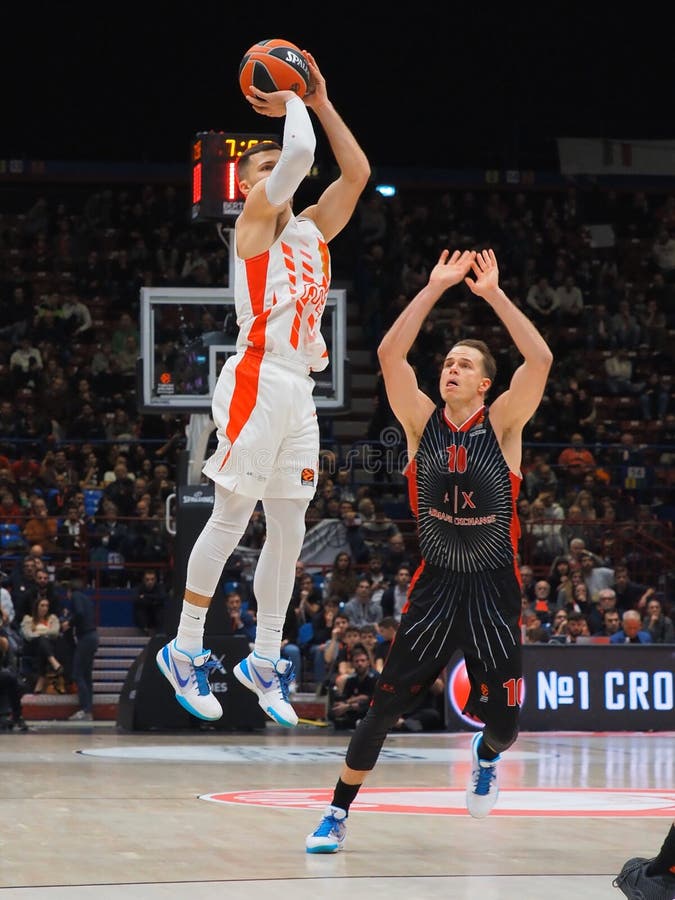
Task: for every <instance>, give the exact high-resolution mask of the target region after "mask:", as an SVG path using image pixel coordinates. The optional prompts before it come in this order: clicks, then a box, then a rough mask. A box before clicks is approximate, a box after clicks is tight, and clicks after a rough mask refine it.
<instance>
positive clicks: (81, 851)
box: [0, 723, 675, 900]
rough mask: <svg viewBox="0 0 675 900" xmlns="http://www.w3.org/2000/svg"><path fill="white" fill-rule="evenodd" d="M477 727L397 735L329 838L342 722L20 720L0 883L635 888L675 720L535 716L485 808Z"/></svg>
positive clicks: (347, 897)
mask: <svg viewBox="0 0 675 900" xmlns="http://www.w3.org/2000/svg"><path fill="white" fill-rule="evenodd" d="M470 737H471V735H470V734H469V733H467V732H463V733H443V734H438V735H434V736H431V735H405V736H402V735H396V736H393V735H392V736H391V737H390V738H388V740H387V743H386V744H385V747H384V750H383V753H382V756H381V759H380V762H379V763H378V767H377V768H376V769H375V771H374V772H373V773H372V775H371V777H370V779H369V780H368V782H367V789H364V790H363V791H362V792H361V794H359V798H358V801H357V804H355V805H354V807H352V812H351V814H350V818H349V825H348V835H347V843H346V847H345V850H344V851H342V852H341V853H337V854H333V855H328V856H313V855H310V854H307V853H306V852H305V847H304V838H305V835H306V834H307V833H308V832H309V831H312V830H313V829H314V827H315V826H316V824H317V822H318V820H319V818H320V815H321V810H322V809H323V807H324V806H325V805H326V803H327V802H328V801H329V799H330V795H331V789H332V787H333V784H334V783H335V780H336V777H337V774H338V771H339V768H340V764H341V761H342V758H343V753H344V749H345V746H346V741H347V737H346V736H345V734H344V733H337V734H336V733H334V732H332V731H329V730H328V729H321V728H312V727H303V726H301V727H299V728H298V729H296V730H293V731H285V730H281V729H279V728H277V726H274V725H270V726H268V727H267V728H266V729H265V730H264V732H260V733H242V734H230V733H222V732H219V733H218V734H216V733H214V732H211V733H208V732H190V733H188V734H185V733H181V734H171V735H169V734H154V733H153V734H148V733H143V734H129V733H120V732H118V730H117V729H116V728H115V726H114V725H113V724H110V723H106V724H97V723H94V724H93V725H92V724H88V723H81V724H78V725H74V724H73V725H70V724H65V723H62V724H56V723H52V724H47V723H45V724H43V725H40V724H35V725H34V726H33V727H32V730H31V732H30V733H28V734H13V733H12V734H9V735H3V736H2V737H0V759H1V760H2V776H3V778H2V781H3V789H2V794H1V798H0V816H1V822H2V825H1V826H0V900H7V898H13V897H16V898H37V900H61V898H63V900H66V898H67V900H80V898H96V900H107V898H110V900H118V898H119V900H128V898H134V900H135V898H145V900H159V898H184V897H186V896H195V895H196V894H195V892H199V894H200V895H201V896H204V897H214V896H217V897H222V898H228V900H231V898H233V900H239V898H264V897H271V896H273V897H274V898H275V900H277V898H280V897H284V898H288V900H305V898H310V897H312V898H314V897H317V896H320V897H324V896H325V897H336V898H344V900H361V898H368V900H378V898H385V897H386V898H388V900H397V898H403V897H405V898H406V900H417V898H421V900H423V898H441V897H442V898H444V900H465V898H466V900H468V898H480V900H516V898H518V900H529V898H546V900H562V898H566V900H568V898H576V900H602V898H612V897H614V898H615V900H622V898H623V894H621V893H620V892H619V891H618V890H616V889H615V888H613V887H612V878H613V877H614V875H615V874H616V873H617V872H618V871H619V869H620V868H621V865H622V863H623V862H624V860H625V859H626V858H628V857H630V856H636V855H645V856H653V855H655V853H656V852H657V851H658V849H659V848H660V846H661V843H662V841H663V838H664V836H665V834H666V831H667V828H668V826H669V823H670V821H672V820H673V818H675V733H663V732H662V733H656V734H633V733H630V734H627V733H613V734H577V733H574V734H572V733H555V734H553V733H538V734H533V733H526V734H522V735H521V736H520V737H519V739H518V741H517V743H516V744H515V746H514V747H513V748H512V749H511V750H510V751H509V752H508V753H507V754H505V756H504V759H503V761H502V763H501V765H500V786H501V794H500V798H499V801H498V804H497V807H496V808H495V810H494V811H493V813H492V814H491V815H490V817H489V818H487V819H484V820H481V821H477V820H474V819H472V818H470V817H469V816H468V814H467V813H466V811H465V809H464V805H463V804H464V788H465V784H466V780H467V778H468V775H469V753H468V747H469V741H470Z"/></svg>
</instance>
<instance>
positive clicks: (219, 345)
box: [138, 287, 347, 414]
mask: <svg viewBox="0 0 675 900" xmlns="http://www.w3.org/2000/svg"><path fill="white" fill-rule="evenodd" d="M345 294H346V292H345V291H344V290H343V289H336V290H330V291H329V292H328V297H327V300H326V307H325V310H324V313H323V319H322V328H321V331H322V334H323V336H324V339H325V341H326V345H327V347H328V354H329V359H330V363H329V365H328V367H327V368H326V369H324V371H322V372H316V373H315V374H314V376H313V377H314V380H315V382H316V387H315V389H314V399H315V402H316V406H317V409H319V410H322V409H323V410H340V409H344V407H345V405H346V403H347V398H346V396H345V391H346V372H345V368H346V360H345V349H346V306H345V304H346V296H345ZM237 330H238V329H237V321H236V314H235V311H234V296H233V291H232V289H231V288H159V287H143V288H141V318H140V338H141V355H140V358H139V366H138V370H139V371H138V376H139V390H138V397H139V408H140V411H141V412H143V413H163V412H174V413H176V412H180V413H207V414H208V413H209V412H210V409H211V398H212V396H213V390H214V388H215V386H216V381H217V378H218V375H219V374H220V370H221V369H222V367H223V364H224V363H225V361H226V359H227V358H228V357H229V356H231V355H232V354H233V353H234V352H235V344H236V339H237Z"/></svg>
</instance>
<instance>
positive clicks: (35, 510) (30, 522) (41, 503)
mask: <svg viewBox="0 0 675 900" xmlns="http://www.w3.org/2000/svg"><path fill="white" fill-rule="evenodd" d="M57 531H58V523H57V520H56V519H55V518H54V517H53V516H50V515H49V512H48V510H47V503H46V502H45V500H44V499H43V498H42V497H40V496H39V495H37V494H34V495H33V496H32V497H31V508H30V513H29V515H28V517H27V519H26V524H25V525H24V527H23V536H24V538H25V539H26V541H28V543H31V544H35V543H38V542H39V543H40V544H42V545H43V546H44V548H45V550H46V551H47V552H48V553H53V552H54V551H55V550H56V549H57V543H56V535H57Z"/></svg>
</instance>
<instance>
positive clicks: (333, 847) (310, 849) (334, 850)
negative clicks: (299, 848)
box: [306, 844, 342, 854]
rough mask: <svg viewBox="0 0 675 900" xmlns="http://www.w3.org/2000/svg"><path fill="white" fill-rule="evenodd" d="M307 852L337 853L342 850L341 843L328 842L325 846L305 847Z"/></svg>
mask: <svg viewBox="0 0 675 900" xmlns="http://www.w3.org/2000/svg"><path fill="white" fill-rule="evenodd" d="M306 850H307V852H308V853H315V854H316V853H337V852H338V851H340V850H342V844H330V845H329V846H327V847H307V848H306Z"/></svg>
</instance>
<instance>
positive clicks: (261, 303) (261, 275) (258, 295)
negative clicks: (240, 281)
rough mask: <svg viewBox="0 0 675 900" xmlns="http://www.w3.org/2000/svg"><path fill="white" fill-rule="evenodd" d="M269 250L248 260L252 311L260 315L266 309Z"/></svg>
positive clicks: (247, 270) (248, 280)
mask: <svg viewBox="0 0 675 900" xmlns="http://www.w3.org/2000/svg"><path fill="white" fill-rule="evenodd" d="M269 263H270V254H269V251H266V252H265V253H260V254H258V256H253V257H252V258H251V259H247V260H246V263H245V265H246V284H247V286H248V295H249V297H250V300H251V312H252V313H253V315H254V316H259V315H261V314H262V313H263V312H264V311H265V286H266V284H267V269H268V268H269Z"/></svg>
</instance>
